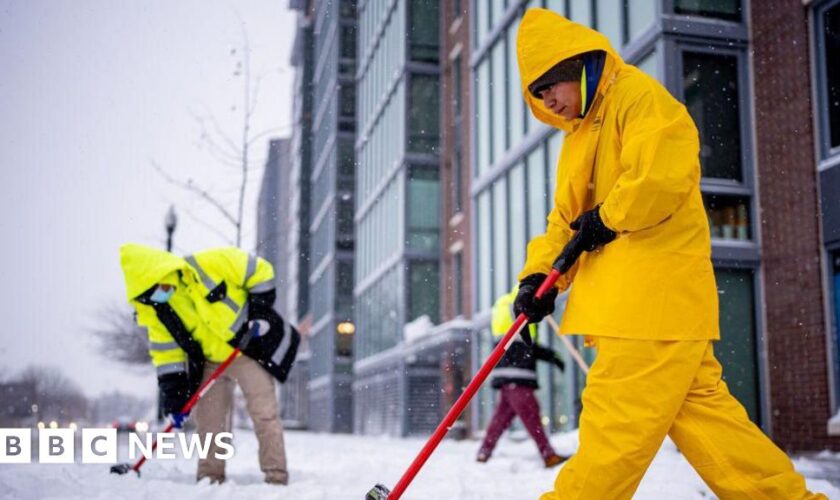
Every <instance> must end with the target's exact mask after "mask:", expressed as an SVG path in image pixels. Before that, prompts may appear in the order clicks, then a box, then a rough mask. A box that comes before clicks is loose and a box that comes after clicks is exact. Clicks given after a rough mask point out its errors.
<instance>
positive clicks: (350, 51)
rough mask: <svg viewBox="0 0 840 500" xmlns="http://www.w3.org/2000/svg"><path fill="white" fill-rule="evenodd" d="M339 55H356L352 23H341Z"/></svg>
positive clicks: (354, 30)
mask: <svg viewBox="0 0 840 500" xmlns="http://www.w3.org/2000/svg"><path fill="white" fill-rule="evenodd" d="M341 57H343V58H345V59H355V57H356V27H355V26H354V25H352V24H342V25H341Z"/></svg>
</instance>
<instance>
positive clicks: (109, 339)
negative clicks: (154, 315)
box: [90, 303, 150, 365]
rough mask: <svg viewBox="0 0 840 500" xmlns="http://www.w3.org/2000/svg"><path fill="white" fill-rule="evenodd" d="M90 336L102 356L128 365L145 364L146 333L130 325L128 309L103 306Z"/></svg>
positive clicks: (131, 320)
mask: <svg viewBox="0 0 840 500" xmlns="http://www.w3.org/2000/svg"><path fill="white" fill-rule="evenodd" d="M90 332H91V333H92V334H93V336H94V338H95V339H96V340H97V343H98V350H99V353H100V354H102V356H104V357H106V358H108V359H112V360H116V361H119V362H121V363H125V364H128V365H145V364H147V363H149V361H150V359H149V344H148V342H149V340H148V335H147V334H146V329H145V328H143V327H141V326H139V325H138V324H137V323H136V322H135V321H134V312H133V311H132V310H131V308H130V306H128V305H127V304H126V305H123V304H116V303H111V304H107V305H106V306H105V307H104V308H103V309H102V310H101V311H100V312H99V321H98V324H97V326H95V327H94V328H92V329H91V330H90Z"/></svg>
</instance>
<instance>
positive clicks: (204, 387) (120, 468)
mask: <svg viewBox="0 0 840 500" xmlns="http://www.w3.org/2000/svg"><path fill="white" fill-rule="evenodd" d="M255 330H259V323H257V322H254V327H253V328H251V330H249V331H248V333H246V334H245V336H244V337H242V341H241V342H240V345H239V346H238V347H237V348H236V349H234V350H233V352H232V353H230V356H228V357H227V359H225V360H224V361H223V362H222V364H220V365H219V366H218V367H217V368H216V369H215V370H213V373H212V374H211V375H210V378H208V379H207V380H206V381H205V382H204V383H203V384H201V386H200V387H199V388H198V390H197V391H195V393H194V394H193V395H192V397H191V398H190V399H189V401H187V402H186V404H184V406H183V407H182V408H181V413H189V412H190V410H192V408H193V406H195V405H196V403H198V401H199V400H200V399H201V398H202V397H203V396H204V394H206V393H207V391H208V390H210V387H212V386H213V384H214V383H216V380H217V379H218V378H219V377H220V376H221V375H222V373H224V371H225V370H227V368H228V366H230V364H231V363H233V360H234V359H236V356H238V355H239V352H240V351H241V350H242V349H244V348H245V346H247V345H248V341H249V340H251V337H252V336H253V335H259V333H258V332H256V331H255ZM174 428H175V422H170V423H169V425H167V426H166V429H164V430H163V432H164V433H167V432H172V429H174ZM155 448H157V440H155V442H154V443H152V450H151V452H150V453H154V451H155ZM144 463H146V456H145V455H143V456H142V457H140V458H139V459H138V460H137V462H136V463H135V464H134V465H131V464H129V463H121V464H117V465H112V466H111V474H119V475H123V474H127V473H128V472H129V471H132V470H133V471H134V472H136V473H137V475H138V476H139V475H140V467H143V464H144Z"/></svg>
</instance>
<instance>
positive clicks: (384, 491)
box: [365, 484, 391, 500]
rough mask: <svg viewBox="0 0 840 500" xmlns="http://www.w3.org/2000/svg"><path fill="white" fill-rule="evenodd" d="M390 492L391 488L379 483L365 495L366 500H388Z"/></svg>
mask: <svg viewBox="0 0 840 500" xmlns="http://www.w3.org/2000/svg"><path fill="white" fill-rule="evenodd" d="M390 494H391V490H389V489H388V488H386V487H385V486H384V485H381V484H377V485H376V486H374V487H373V488H371V490H370V491H368V493H367V495H365V500H388V495H390Z"/></svg>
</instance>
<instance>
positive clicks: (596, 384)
mask: <svg viewBox="0 0 840 500" xmlns="http://www.w3.org/2000/svg"><path fill="white" fill-rule="evenodd" d="M517 56H518V62H519V71H520V76H521V80H522V90H523V94H524V98H525V100H526V101H527V103H528V105H529V106H530V109H531V111H532V112H533V114H534V116H536V117H537V118H538V119H540V120H541V121H543V122H545V123H546V124H548V125H551V126H553V127H556V128H558V129H561V130H563V131H565V132H566V137H565V141H564V144H563V148H562V151H561V153H560V159H559V162H558V165H557V187H556V191H555V195H554V206H553V209H552V210H551V213H550V214H549V215H548V224H547V229H546V232H545V234H542V235H539V236H537V237H535V238H534V239H533V240H531V242H530V243H529V245H528V253H527V259H526V262H525V265H524V267H523V269H522V271H521V273H520V275H519V279H520V288H519V294H518V295H517V298H516V301H515V304H514V308H515V312H516V314H519V313H520V312H524V313H525V314H527V315H528V316H529V319H530V321H532V322H538V321H540V320H541V319H542V318H543V317H544V316H545V315H547V314H550V312H551V310H552V309H553V307H554V305H553V303H554V297H555V296H556V294H557V292H558V289H559V290H565V289H566V288H568V287H569V286H570V285H571V284H572V282H574V286H572V288H571V292H570V297H569V300H568V305H567V309H566V311H565V313H564V315H563V321H562V325H561V328H560V329H561V334H585V335H587V336H588V338H589V339H590V340H591V341H592V342H593V343H594V345H595V346H596V348H597V351H598V353H597V357H596V360H595V362H594V364H593V365H592V368H591V371H590V372H589V375H588V379H587V384H586V388H585V390H584V392H583V411H582V413H581V418H580V446H579V448H578V450H577V453H576V454H575V455H574V456H573V457H572V458H571V459H570V460H569V461H568V462H567V463H566V464H565V466H564V467H563V469H562V470H561V471H560V472H559V474H558V476H557V479H556V481H555V484H554V490H553V491H551V492H548V493H545V494H544V495H543V496H542V497H541V498H542V500H558V499H566V498H580V499H597V500H604V499H625V498H631V497H632V496H633V493H634V492H635V490H636V488H637V487H638V485H639V482H640V481H641V479H642V476H643V475H644V473H645V471H646V470H647V468H648V466H649V465H650V463H651V460H652V459H653V457H654V455H655V454H656V452H657V450H658V449H659V447H660V445H661V444H662V441H663V439H664V438H665V436H666V435H669V436H670V437H671V438H672V439H673V440H674V442H675V443H676V444H677V446H678V447H679V448H680V450H681V451H682V453H683V455H684V456H685V457H686V459H687V460H688V461H689V462H690V463H691V465H692V466H693V467H694V468H695V470H696V471H697V472H698V474H699V475H700V476H701V477H702V478H703V480H704V481H705V482H706V484H708V485H709V487H710V488H711V489H712V490H713V491H714V492H715V494H716V495H718V496H719V497H720V498H722V499H731V498H732V499H734V498H738V499H740V498H750V499H786V500H788V499H802V498H825V496H824V495H815V494H813V493H811V492H809V491H808V490H807V489H806V487H805V480H804V478H803V477H802V476H801V475H800V474H798V473H797V472H795V471H794V469H793V466H792V464H791V462H790V460H789V459H788V457H787V456H786V455H785V454H784V453H783V452H782V451H781V450H780V449H779V448H778V447H776V446H775V445H774V444H773V442H772V441H770V439H768V438H767V437H766V436H765V435H764V434H763V433H762V432H761V430H760V429H759V428H758V427H756V426H755V425H754V424H753V423H752V422H751V421H750V420H749V418H748V417H747V413H746V411H745V410H744V408H743V407H742V406H741V405H740V404H739V403H738V402H737V400H735V398H733V397H732V395H731V394H730V393H729V391H728V389H727V387H726V384H725V383H724V382H723V381H722V380H721V365H720V363H719V362H718V361H717V359H715V355H714V352H713V341H715V340H717V339H718V338H719V331H718V303H717V290H716V285H715V279H714V274H713V269H712V264H711V258H710V254H711V243H710V235H709V227H708V222H707V218H706V212H705V210H704V207H703V200H702V198H701V194H700V186H699V181H700V164H699V158H698V153H699V141H698V132H697V128H696V127H695V125H694V122H693V121H692V119H691V117H690V116H689V114H688V112H687V111H686V108H685V106H683V105H682V104H681V103H679V102H678V101H677V100H675V99H674V98H673V97H672V96H671V95H670V94H669V93H668V91H667V90H666V89H665V88H664V87H663V86H662V85H660V84H659V83H658V82H657V81H656V80H654V79H653V78H651V77H650V76H648V75H646V74H644V73H643V72H642V71H640V70H639V69H637V68H635V67H634V66H631V65H628V64H625V63H624V62H623V61H622V59H621V58H620V57H619V56H618V54H617V53H616V52H615V50H614V49H613V48H612V47H611V46H610V44H609V42H608V41H607V38H606V37H605V36H603V35H601V34H600V33H597V32H595V31H593V30H591V29H589V28H586V27H584V26H582V25H580V24H576V23H573V22H571V21H569V20H567V19H566V18H564V17H562V16H560V15H558V14H556V13H554V12H551V11H548V10H544V9H529V10H528V11H527V12H526V13H525V16H524V18H523V19H522V23H521V25H520V28H519V33H518V36H517ZM561 251H562V252H564V253H565V255H566V256H567V257H569V258H568V259H567V260H566V261H565V262H566V263H567V265H566V266H565V268H564V269H562V270H561V271H562V272H564V274H563V275H562V276H561V278H560V280H558V282H557V286H556V288H555V289H553V293H549V294H547V295H546V296H544V297H543V298H542V299H541V300H536V299H535V292H536V290H537V288H538V287H539V285H540V283H541V282H542V280H543V278H545V276H546V274H547V273H548V272H549V271H550V270H551V268H552V263H553V261H554V260H555V257H557V256H558V255H559V254H560V253H561ZM578 256H579V258H578V259H576V257H578ZM559 263H560V261H559V260H558V265H559Z"/></svg>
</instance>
